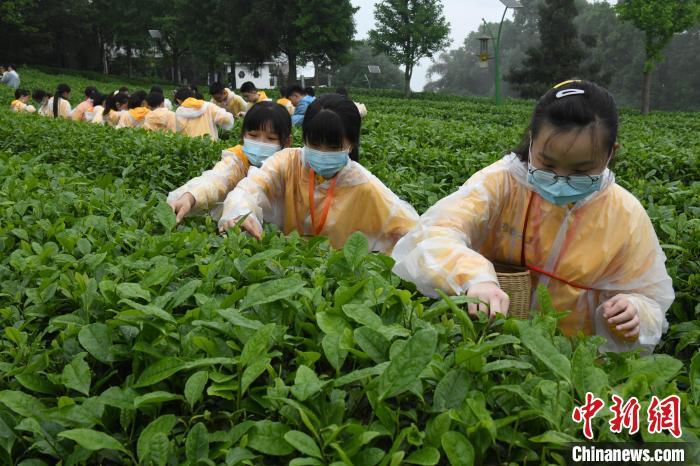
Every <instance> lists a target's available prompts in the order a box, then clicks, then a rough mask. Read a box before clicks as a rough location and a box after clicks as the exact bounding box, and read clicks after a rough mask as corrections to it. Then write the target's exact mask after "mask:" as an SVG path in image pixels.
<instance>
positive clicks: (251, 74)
mask: <svg viewBox="0 0 700 466" xmlns="http://www.w3.org/2000/svg"><path fill="white" fill-rule="evenodd" d="M256 71H257V73H258V76H257V77H256V76H255V72H256ZM234 74H235V76H236V85H237V86H238V87H239V88H240V87H241V84H243V83H244V82H246V81H252V82H253V84H255V87H257V88H258V89H271V88H274V87H277V77H274V76H272V75H271V74H270V65H268V64H264V65H262V66H261V67H259V68H256V69H251V68H249V67H248V66H247V65H239V64H236V69H235V73H234Z"/></svg>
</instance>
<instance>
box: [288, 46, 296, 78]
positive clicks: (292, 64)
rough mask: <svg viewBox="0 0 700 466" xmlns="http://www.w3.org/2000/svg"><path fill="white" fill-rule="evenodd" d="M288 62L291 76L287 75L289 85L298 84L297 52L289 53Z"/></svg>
mask: <svg viewBox="0 0 700 466" xmlns="http://www.w3.org/2000/svg"><path fill="white" fill-rule="evenodd" d="M287 61H288V62H289V74H288V75H287V84H288V85H291V84H296V82H297V54H296V52H288V53H287Z"/></svg>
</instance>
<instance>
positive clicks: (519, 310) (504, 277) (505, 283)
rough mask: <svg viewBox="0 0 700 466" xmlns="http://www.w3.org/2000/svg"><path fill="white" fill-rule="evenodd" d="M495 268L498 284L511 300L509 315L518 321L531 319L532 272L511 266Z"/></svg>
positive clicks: (496, 265)
mask: <svg viewBox="0 0 700 466" xmlns="http://www.w3.org/2000/svg"><path fill="white" fill-rule="evenodd" d="M494 267H495V269H496V276H497V277H498V284H499V285H500V287H501V289H502V290H503V291H504V292H505V293H506V294H507V295H508V297H509V298H510V306H509V308H508V315H509V316H513V317H517V318H518V319H525V320H527V319H529V318H530V297H531V296H532V281H531V280H530V271H529V270H528V269H527V268H525V267H520V266H517V265H509V264H494Z"/></svg>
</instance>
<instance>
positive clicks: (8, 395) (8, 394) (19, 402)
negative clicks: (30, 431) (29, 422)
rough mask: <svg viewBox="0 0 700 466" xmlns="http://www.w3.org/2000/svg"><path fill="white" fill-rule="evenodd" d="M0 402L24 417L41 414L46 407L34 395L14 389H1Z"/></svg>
mask: <svg viewBox="0 0 700 466" xmlns="http://www.w3.org/2000/svg"><path fill="white" fill-rule="evenodd" d="M0 403H2V404H4V405H5V406H7V407H8V408H9V409H11V410H12V411H14V412H16V413H17V414H19V415H20V416H24V417H32V416H41V414H42V413H43V412H44V410H45V409H46V407H45V406H44V405H43V404H42V403H41V401H39V400H38V399H36V398H34V397H33V396H31V395H27V394H26V393H24V392H20V391H14V390H3V391H1V392H0Z"/></svg>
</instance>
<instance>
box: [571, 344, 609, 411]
mask: <svg viewBox="0 0 700 466" xmlns="http://www.w3.org/2000/svg"><path fill="white" fill-rule="evenodd" d="M597 357H598V348H597V347H596V345H592V344H590V343H589V342H583V343H581V344H580V345H579V346H578V348H576V350H575V351H574V356H573V358H572V359H571V379H572V382H573V384H574V387H575V388H576V392H577V393H578V396H579V397H580V399H582V400H583V399H585V398H586V393H587V392H591V393H593V394H594V395H595V396H599V397H601V396H603V395H605V392H606V388H607V387H608V385H609V383H608V375H607V374H606V373H605V371H604V370H602V369H601V368H599V367H596V365H595V362H596V359H597Z"/></svg>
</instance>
